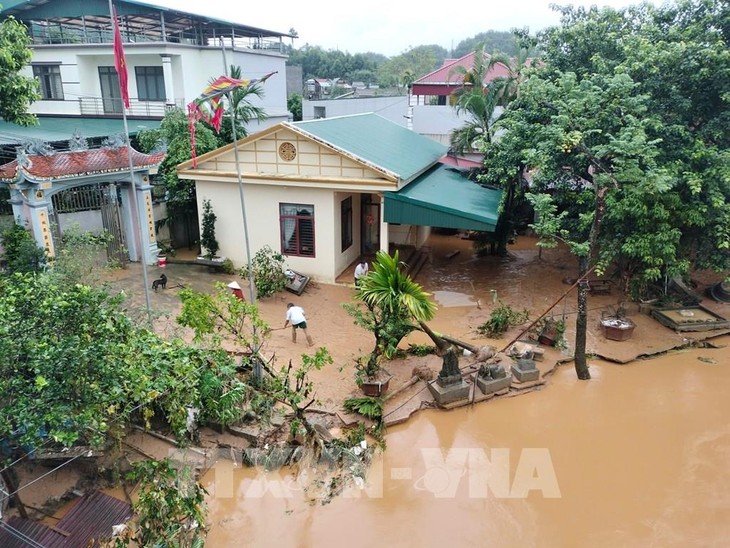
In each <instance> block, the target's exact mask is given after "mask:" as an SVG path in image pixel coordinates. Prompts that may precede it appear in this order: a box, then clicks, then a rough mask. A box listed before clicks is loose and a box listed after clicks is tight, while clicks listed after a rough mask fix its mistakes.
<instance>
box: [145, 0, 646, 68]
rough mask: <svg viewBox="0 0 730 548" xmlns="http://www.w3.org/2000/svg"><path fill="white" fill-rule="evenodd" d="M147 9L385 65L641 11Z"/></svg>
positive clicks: (262, 4) (327, 2)
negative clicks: (424, 51)
mask: <svg viewBox="0 0 730 548" xmlns="http://www.w3.org/2000/svg"><path fill="white" fill-rule="evenodd" d="M144 1H146V2H147V3H150V4H155V5H160V6H165V7H168V8H173V9H179V10H181V11H187V12H191V13H196V14H200V15H208V16H210V17H215V18H217V19H223V20H230V21H232V22H235V23H239V24H244V25H250V26H253V27H259V28H263V29H266V30H273V31H277V32H284V33H286V32H289V29H292V28H293V29H295V30H296V31H297V33H298V34H299V38H298V39H296V40H294V47H296V48H299V47H302V46H303V45H305V44H310V45H312V46H321V47H322V48H323V49H325V50H330V49H339V50H341V51H346V52H349V53H352V54H354V53H365V52H368V51H372V52H375V53H381V54H383V55H386V56H387V57H392V56H395V55H399V54H401V53H403V52H404V51H407V50H408V49H410V48H411V47H416V46H423V45H431V44H437V45H439V46H442V47H444V48H446V49H447V50H451V49H452V48H455V47H456V46H457V45H458V44H459V42H461V41H462V40H464V39H466V38H471V37H472V36H474V35H476V34H478V33H480V32H485V31H487V30H502V31H509V30H510V29H512V28H523V27H529V29H530V32H531V33H535V32H537V31H538V30H541V29H543V28H545V27H549V26H552V25H556V24H558V23H559V21H560V18H559V16H558V14H557V13H556V12H554V11H552V10H551V9H550V4H551V3H558V4H560V5H567V4H572V5H574V6H591V5H598V6H610V7H612V8H623V7H627V6H629V5H632V4H637V3H639V2H638V0H593V1H590V0H589V1H581V0H574V1H573V2H559V1H557V2H553V1H552V0H509V1H506V2H489V1H488V0H459V1H457V2H454V4H453V9H451V8H450V7H449V5H450V4H449V3H445V2H435V1H434V2H428V3H426V2H405V1H402V0H366V1H364V2H348V1H344V0H339V1H334V0H317V1H314V2H303V1H302V0H278V1H277V2H275V3H273V4H270V3H269V1H271V0H264V1H250V0H248V1H246V0H244V1H239V2H235V1H233V2H226V1H224V2H211V3H210V4H207V3H204V2H200V0H144ZM652 3H654V4H657V5H658V4H659V3H660V2H657V1H653V2H652Z"/></svg>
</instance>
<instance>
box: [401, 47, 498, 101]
mask: <svg viewBox="0 0 730 548" xmlns="http://www.w3.org/2000/svg"><path fill="white" fill-rule="evenodd" d="M475 55H476V52H474V51H472V52H471V53H467V54H466V55H464V57H461V58H459V59H447V60H445V61H444V64H443V65H442V66H441V67H440V68H438V69H436V70H434V71H433V72H429V73H428V74H426V75H425V76H421V77H420V78H419V79H418V80H416V81H415V82H413V86H412V88H411V93H412V94H413V95H450V94H451V92H453V91H455V90H456V89H458V88H459V86H461V81H462V76H461V74H459V73H457V72H454V69H455V68H456V67H463V68H464V69H466V70H471V69H472V68H473V67H474V56H475ZM489 58H490V55H489V54H488V53H485V54H484V62H485V63H489ZM508 75H509V70H508V68H507V67H506V66H504V65H503V64H501V63H497V64H496V65H494V66H493V67H492V68H491V69H489V72H488V73H487V75H486V76H485V78H484V83H485V84H486V83H487V82H491V81H492V80H494V79H495V78H505V77H507V76H508Z"/></svg>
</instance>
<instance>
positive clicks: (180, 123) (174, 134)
mask: <svg viewBox="0 0 730 548" xmlns="http://www.w3.org/2000/svg"><path fill="white" fill-rule="evenodd" d="M195 127H196V129H195V142H196V149H197V153H198V155H200V154H204V153H206V152H210V151H211V150H214V149H216V148H217V147H218V144H219V143H218V138H217V136H216V134H215V132H214V131H213V130H212V129H211V128H210V127H209V126H207V125H206V124H202V123H199V122H198V123H196V125H195ZM137 140H138V142H139V144H140V147H141V148H142V150H143V151H144V152H151V151H152V150H154V149H156V148H158V147H160V146H161V145H165V146H166V148H167V150H166V154H165V158H164V159H163V160H162V163H161V164H160V167H159V169H158V174H157V176H156V178H157V180H158V181H161V182H162V184H163V186H164V188H165V191H166V197H167V203H166V205H167V217H166V218H165V219H161V220H159V221H158V222H162V223H167V224H171V223H173V222H175V221H182V222H184V221H186V220H187V221H191V220H194V221H195V223H196V224H197V219H198V206H197V201H196V196H195V182H194V181H192V180H191V179H180V178H178V176H177V166H178V165H179V164H181V163H183V162H186V161H188V160H190V158H191V157H192V152H191V147H190V131H189V127H188V118H187V116H186V115H185V112H184V111H183V110H182V109H180V108H174V109H171V110H169V111H168V112H166V113H165V117H164V118H163V119H162V123H161V124H160V127H159V129H146V130H142V131H140V132H139V134H138V136H137Z"/></svg>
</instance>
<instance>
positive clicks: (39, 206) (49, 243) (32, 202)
mask: <svg viewBox="0 0 730 548" xmlns="http://www.w3.org/2000/svg"><path fill="white" fill-rule="evenodd" d="M48 186H49V187H50V183H48ZM28 194H29V197H28V198H29V199H28V216H29V219H27V220H29V221H30V229H31V232H32V233H33V238H34V239H35V241H36V243H37V244H38V246H39V247H42V248H43V249H45V250H46V254H47V255H48V256H49V257H55V255H56V249H55V247H54V245H53V235H52V234H51V220H50V215H49V213H48V212H49V209H50V207H49V206H50V205H51V203H50V201H49V200H48V199H47V198H46V196H45V192H44V191H43V190H41V189H38V190H35V191H34V190H31V189H29V190H28ZM13 211H15V206H13Z"/></svg>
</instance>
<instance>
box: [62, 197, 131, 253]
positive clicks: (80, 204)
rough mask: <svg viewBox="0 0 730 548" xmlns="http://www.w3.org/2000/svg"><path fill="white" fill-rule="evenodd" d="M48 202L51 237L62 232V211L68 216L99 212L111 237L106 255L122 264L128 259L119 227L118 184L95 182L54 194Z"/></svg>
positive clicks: (120, 224) (119, 201)
mask: <svg viewBox="0 0 730 548" xmlns="http://www.w3.org/2000/svg"><path fill="white" fill-rule="evenodd" d="M51 202H52V204H53V211H52V214H51V216H52V225H53V228H54V230H53V235H54V238H60V237H61V235H62V234H63V227H62V226H61V215H62V214H69V216H71V215H72V214H74V213H82V212H98V214H99V215H100V218H101V225H102V227H103V228H104V230H105V231H106V232H107V233H108V234H110V236H111V238H110V239H109V243H108V244H107V247H106V254H107V258H108V259H109V260H110V261H113V262H117V263H122V264H123V263H126V262H128V261H129V256H128V255H127V250H126V240H125V237H124V230H123V227H122V218H121V197H120V196H119V192H118V187H117V185H115V184H109V183H97V184H93V185H85V186H80V187H76V188H71V189H68V190H64V191H61V192H59V193H58V194H54V195H53V196H52V198H51ZM71 218H72V217H71Z"/></svg>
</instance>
